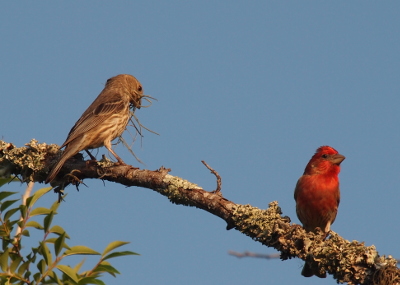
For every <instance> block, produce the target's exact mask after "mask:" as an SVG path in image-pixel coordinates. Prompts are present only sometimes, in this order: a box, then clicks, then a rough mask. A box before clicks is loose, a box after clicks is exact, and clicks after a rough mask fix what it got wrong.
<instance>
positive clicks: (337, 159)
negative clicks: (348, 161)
mask: <svg viewBox="0 0 400 285" xmlns="http://www.w3.org/2000/svg"><path fill="white" fill-rule="evenodd" d="M345 158H346V157H345V156H344V155H341V154H335V155H334V156H333V157H332V163H334V164H337V165H340V163H341V162H342V161H343V160H344V159H345Z"/></svg>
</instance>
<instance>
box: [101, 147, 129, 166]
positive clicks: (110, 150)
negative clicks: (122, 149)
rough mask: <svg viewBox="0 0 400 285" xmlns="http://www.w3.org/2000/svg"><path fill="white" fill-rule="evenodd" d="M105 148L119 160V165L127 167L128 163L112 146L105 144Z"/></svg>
mask: <svg viewBox="0 0 400 285" xmlns="http://www.w3.org/2000/svg"><path fill="white" fill-rule="evenodd" d="M104 146H105V147H106V148H107V149H108V151H109V152H111V153H112V154H113V155H114V157H115V158H116V159H117V160H118V164H123V165H126V163H125V162H124V161H123V160H122V159H121V158H120V157H119V156H118V155H117V154H116V153H115V152H114V151H113V150H112V148H111V145H106V144H104Z"/></svg>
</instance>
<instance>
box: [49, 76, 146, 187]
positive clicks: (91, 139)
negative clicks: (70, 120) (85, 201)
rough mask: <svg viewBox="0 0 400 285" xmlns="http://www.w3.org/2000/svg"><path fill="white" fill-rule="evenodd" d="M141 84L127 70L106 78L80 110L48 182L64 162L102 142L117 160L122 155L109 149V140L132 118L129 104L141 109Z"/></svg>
mask: <svg viewBox="0 0 400 285" xmlns="http://www.w3.org/2000/svg"><path fill="white" fill-rule="evenodd" d="M142 97H143V88H142V85H141V84H140V82H139V81H138V80H137V79H136V78H135V77H133V76H132V75H129V74H120V75H117V76H114V77H112V78H110V79H108V80H107V82H106V86H105V87H104V89H103V91H101V93H100V94H99V96H97V98H96V99H95V100H94V101H93V103H92V104H91V105H90V106H89V108H87V110H86V111H85V112H84V113H83V114H82V116H81V117H80V118H79V120H78V121H77V122H76V123H75V125H74V126H73V127H72V129H71V131H70V132H69V134H68V137H67V139H66V141H65V142H64V143H63V145H62V146H61V148H63V147H65V150H64V152H63V153H62V155H61V157H60V159H59V160H58V161H57V162H56V164H55V165H54V167H53V169H52V170H51V171H50V174H49V175H48V177H47V179H46V183H49V182H51V181H52V180H53V179H54V178H55V177H56V175H57V174H58V172H59V171H60V169H61V167H62V166H63V165H64V163H65V162H66V161H67V160H68V159H69V158H71V157H72V156H74V155H75V154H77V153H78V152H80V151H82V150H88V149H93V148H98V147H101V146H105V147H106V148H107V149H108V150H109V151H110V152H111V153H112V154H113V155H114V156H115V158H116V159H117V160H118V162H119V163H121V164H125V163H124V162H123V161H122V159H121V158H120V157H119V156H118V155H117V154H116V153H115V152H114V151H113V150H112V149H111V141H113V140H114V139H115V138H117V137H119V136H120V135H121V134H122V133H123V132H124V130H125V128H126V126H127V124H128V121H129V119H130V118H131V113H130V108H131V107H132V108H133V110H135V108H138V109H140V107H141V99H142Z"/></svg>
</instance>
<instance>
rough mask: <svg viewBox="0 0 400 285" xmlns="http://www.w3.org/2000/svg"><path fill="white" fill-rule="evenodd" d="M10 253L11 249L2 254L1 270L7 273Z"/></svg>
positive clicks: (0, 256) (0, 260) (0, 255)
mask: <svg viewBox="0 0 400 285" xmlns="http://www.w3.org/2000/svg"><path fill="white" fill-rule="evenodd" d="M9 251H10V248H7V249H6V250H5V251H4V252H3V253H2V254H0V268H1V270H2V271H3V272H7V267H8V257H9Z"/></svg>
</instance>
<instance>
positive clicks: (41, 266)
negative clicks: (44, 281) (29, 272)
mask: <svg viewBox="0 0 400 285" xmlns="http://www.w3.org/2000/svg"><path fill="white" fill-rule="evenodd" d="M37 269H39V272H40V273H41V274H43V273H44V272H45V271H46V262H45V261H44V259H41V260H40V261H39V262H38V264H37ZM35 275H36V274H35Z"/></svg>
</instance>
